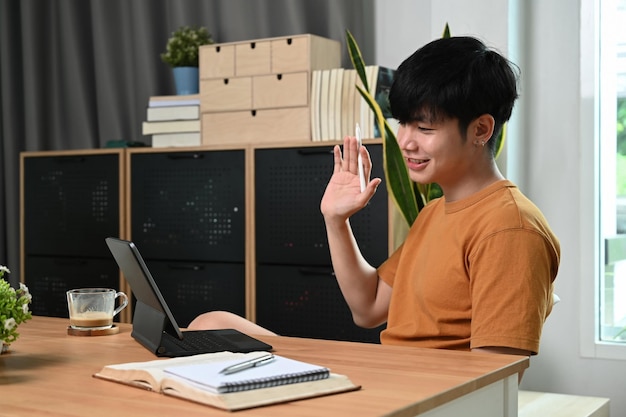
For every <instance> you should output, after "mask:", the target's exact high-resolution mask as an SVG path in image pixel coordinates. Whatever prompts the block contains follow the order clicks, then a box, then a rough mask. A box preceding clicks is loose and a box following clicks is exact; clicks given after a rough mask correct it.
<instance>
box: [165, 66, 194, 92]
mask: <svg viewBox="0 0 626 417" xmlns="http://www.w3.org/2000/svg"><path fill="white" fill-rule="evenodd" d="M172 70H173V72H174V83H175V84H176V94H178V95H186V94H198V92H199V86H198V79H199V74H198V67H174V68H172Z"/></svg>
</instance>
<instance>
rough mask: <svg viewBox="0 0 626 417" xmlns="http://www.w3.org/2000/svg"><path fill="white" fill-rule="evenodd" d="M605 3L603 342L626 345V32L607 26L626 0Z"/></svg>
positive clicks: (625, 14)
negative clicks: (625, 127) (612, 29)
mask: <svg viewBox="0 0 626 417" xmlns="http://www.w3.org/2000/svg"><path fill="white" fill-rule="evenodd" d="M600 4H601V7H600V28H601V29H600V31H601V32H600V55H599V64H600V72H599V73H600V80H599V105H600V113H599V137H600V167H601V168H600V190H601V193H600V196H601V197H600V234H601V236H600V238H601V239H602V243H603V244H602V245H601V246H600V248H601V249H600V250H601V258H600V259H602V260H603V262H601V269H602V271H601V274H600V290H599V293H600V300H599V305H600V311H599V313H600V314H599V321H600V322H599V330H600V332H599V333H600V334H599V340H601V341H605V342H614V343H624V344H626V132H625V131H624V125H625V124H626V31H624V30H614V31H610V32H609V31H608V30H606V29H605V28H603V26H604V25H605V23H606V26H607V28H608V29H610V28H611V27H613V28H617V27H619V23H617V22H626V0H613V1H608V0H606V1H605V0H603V1H601V2H600ZM611 19H614V20H611ZM607 20H608V21H607Z"/></svg>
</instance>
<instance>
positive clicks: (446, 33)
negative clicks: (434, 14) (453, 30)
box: [441, 22, 452, 39]
mask: <svg viewBox="0 0 626 417" xmlns="http://www.w3.org/2000/svg"><path fill="white" fill-rule="evenodd" d="M450 36H452V35H450V26H448V22H446V26H445V27H444V28H443V34H442V35H441V37H442V38H443V39H447V38H449V37H450Z"/></svg>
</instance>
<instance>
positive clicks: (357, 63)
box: [346, 30, 370, 91]
mask: <svg viewBox="0 0 626 417" xmlns="http://www.w3.org/2000/svg"><path fill="white" fill-rule="evenodd" d="M346 44H347V46H348V53H349V55H350V60H351V61H352V66H353V67H354V69H355V70H356V73H357V75H358V76H359V79H360V80H361V83H363V87H364V88H365V91H370V87H369V84H368V83H367V76H366V75H365V61H363V55H361V49H360V48H359V45H357V43H356V40H355V39H354V36H352V33H350V31H349V30H346Z"/></svg>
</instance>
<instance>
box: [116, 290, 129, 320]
mask: <svg viewBox="0 0 626 417" xmlns="http://www.w3.org/2000/svg"><path fill="white" fill-rule="evenodd" d="M117 297H122V304H120V305H119V306H118V307H117V308H116V309H115V311H113V317H115V316H117V313H119V312H120V311H122V310H123V309H124V307H126V306H127V305H128V296H127V295H126V294H125V293H123V292H122V291H118V292H116V293H115V299H117Z"/></svg>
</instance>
